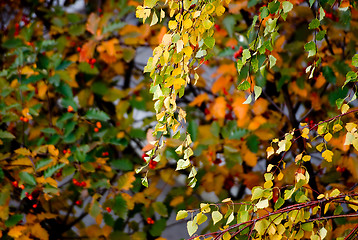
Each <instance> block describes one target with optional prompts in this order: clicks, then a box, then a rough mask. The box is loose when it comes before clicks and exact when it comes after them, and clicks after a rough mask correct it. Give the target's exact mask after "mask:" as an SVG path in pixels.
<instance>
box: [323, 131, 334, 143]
mask: <svg viewBox="0 0 358 240" xmlns="http://www.w3.org/2000/svg"><path fill="white" fill-rule="evenodd" d="M331 139H332V134H330V133H327V134H326V135H324V140H326V142H329V140H331Z"/></svg>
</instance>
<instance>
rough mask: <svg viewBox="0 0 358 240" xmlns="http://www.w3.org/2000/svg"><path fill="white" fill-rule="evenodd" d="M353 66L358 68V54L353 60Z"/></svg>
mask: <svg viewBox="0 0 358 240" xmlns="http://www.w3.org/2000/svg"><path fill="white" fill-rule="evenodd" d="M352 65H353V66H355V67H358V54H354V56H353V58H352Z"/></svg>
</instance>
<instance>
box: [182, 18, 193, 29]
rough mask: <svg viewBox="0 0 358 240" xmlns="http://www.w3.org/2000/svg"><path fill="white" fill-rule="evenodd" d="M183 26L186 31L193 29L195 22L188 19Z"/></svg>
mask: <svg viewBox="0 0 358 240" xmlns="http://www.w3.org/2000/svg"><path fill="white" fill-rule="evenodd" d="M183 26H184V28H186V29H188V28H191V26H193V21H192V20H191V19H190V18H188V19H186V20H185V21H184V22H183Z"/></svg>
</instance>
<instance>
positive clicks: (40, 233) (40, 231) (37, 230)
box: [30, 223, 49, 240]
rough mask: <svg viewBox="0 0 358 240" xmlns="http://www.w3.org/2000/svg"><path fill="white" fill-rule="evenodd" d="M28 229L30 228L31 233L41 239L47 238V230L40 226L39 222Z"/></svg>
mask: <svg viewBox="0 0 358 240" xmlns="http://www.w3.org/2000/svg"><path fill="white" fill-rule="evenodd" d="M30 229H31V234H32V235H34V236H35V237H37V238H39V239H41V240H47V239H49V235H48V232H47V231H46V230H45V229H44V228H42V227H41V225H40V223H36V224H35V225H33V226H32V227H31V228H30Z"/></svg>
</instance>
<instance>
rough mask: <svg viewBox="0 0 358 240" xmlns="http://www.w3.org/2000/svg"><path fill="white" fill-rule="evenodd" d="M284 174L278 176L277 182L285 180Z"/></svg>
mask: <svg viewBox="0 0 358 240" xmlns="http://www.w3.org/2000/svg"><path fill="white" fill-rule="evenodd" d="M283 176H284V175H283V173H282V172H280V173H279V174H278V175H277V180H278V181H281V180H282V179H283Z"/></svg>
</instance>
